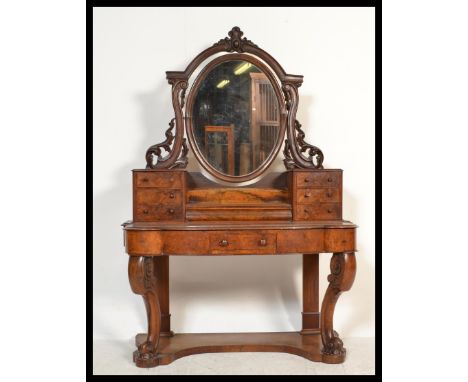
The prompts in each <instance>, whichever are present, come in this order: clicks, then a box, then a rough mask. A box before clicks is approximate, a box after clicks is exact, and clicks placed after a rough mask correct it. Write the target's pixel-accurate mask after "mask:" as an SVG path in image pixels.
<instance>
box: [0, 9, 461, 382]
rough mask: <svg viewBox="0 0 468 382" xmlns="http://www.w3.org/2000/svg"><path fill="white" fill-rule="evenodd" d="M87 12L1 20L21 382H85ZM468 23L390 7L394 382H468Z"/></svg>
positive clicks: (4, 278)
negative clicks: (41, 379) (464, 380)
mask: <svg viewBox="0 0 468 382" xmlns="http://www.w3.org/2000/svg"><path fill="white" fill-rule="evenodd" d="M84 11H85V9H84V3H83V2H82V1H78V0H76V1H74V2H73V1H68V2H63V1H60V0H55V1H42V2H37V1H23V2H21V3H19V2H16V3H13V2H9V3H6V4H4V5H3V7H2V12H0V33H1V35H2V36H3V39H2V60H0V84H1V86H0V101H1V105H2V106H3V108H2V110H1V113H0V128H1V129H2V130H1V131H2V139H0V148H1V149H0V166H1V171H2V179H3V180H4V182H8V183H6V185H4V187H2V194H1V198H0V203H1V205H0V206H1V213H2V219H1V220H0V229H1V234H2V236H1V237H2V266H1V267H0V273H1V277H0V291H1V293H2V314H1V315H0V322H1V325H2V344H3V345H2V346H1V347H0V356H1V357H2V360H3V363H2V377H3V379H6V380H9V381H24V380H25V379H27V378H29V379H31V378H36V379H37V377H38V376H43V375H47V378H48V380H50V381H62V380H63V376H64V374H66V376H67V380H69V381H82V380H83V379H84V374H85V312H86V307H85V291H86V287H85V281H86V277H87V276H88V277H90V272H91V270H90V269H89V272H88V275H86V274H85V267H84V266H85V255H86V250H85V239H86V237H85V232H84V228H85V220H84V219H85V187H84V186H85V183H86V181H85V167H84V165H85V136H86V135H85V112H86V107H85V89H86V88H85V57H86V54H85V12H84ZM467 11H468V9H467V5H466V2H464V1H457V0H452V1H445V2H444V4H442V3H440V2H435V1H431V2H428V1H427V0H424V1H423V0H421V1H408V0H392V1H385V2H384V12H383V13H384V16H383V93H384V98H383V103H384V109H383V185H384V189H383V253H382V257H383V267H382V269H383V278H382V283H383V295H382V301H383V321H382V325H383V342H382V344H383V361H384V363H383V374H384V381H389V382H390V381H395V380H414V379H416V378H418V379H421V378H427V379H428V380H440V379H448V378H451V379H454V380H460V376H462V377H463V375H464V374H466V370H465V369H466V368H465V363H466V361H465V358H466V357H465V354H466V349H465V348H466V343H467V340H468V332H467V331H466V330H465V326H466V322H467V320H468V317H467V314H466V308H465V305H466V304H465V303H464V302H465V300H466V289H467V287H466V269H467V268H468V262H467V256H466V253H467V251H466V245H465V244H464V238H465V236H466V215H467V212H468V210H467V204H466V203H465V202H463V201H464V200H466V195H467V191H468V190H467V181H466V165H467V160H466V144H467V133H466V131H467V128H468V117H467V116H468V114H467V113H466V103H467V96H466V89H468V76H467V73H468V71H467V70H466V68H467V67H468V52H467V50H466V49H465V46H466V36H467V34H468V29H467V24H466V22H465V21H466V14H467ZM172 68H173V66H170V67H169V69H172ZM306 81H307V78H306ZM317 130H318V129H315V128H314V129H313V131H314V133H315V132H317ZM135 154H136V153H135ZM328 159H329V157H328V156H327V160H328ZM343 167H344V166H343ZM441 179H442V180H445V181H447V182H449V183H450V186H447V187H446V186H440V184H441ZM442 183H443V182H442ZM63 190H66V191H67V192H59V191H63ZM412 190H414V191H412ZM24 206H27V212H28V214H27V216H26V215H25V214H22V213H19V212H18V211H19V209H20V208H21V209H22V211H24V208H26V207H24ZM18 227H21V229H18ZM51 232H53V234H54V235H53V240H51V239H50V237H51V236H50V235H51ZM90 255H91V254H90ZM117 256H120V254H117ZM88 288H89V285H88ZM343 297H344V296H343ZM140 307H141V305H140V302H139V301H138V303H135V309H140ZM89 310H91V307H88V311H89ZM449 317H450V318H449ZM90 366H91V365H90V364H89V365H88V367H90Z"/></svg>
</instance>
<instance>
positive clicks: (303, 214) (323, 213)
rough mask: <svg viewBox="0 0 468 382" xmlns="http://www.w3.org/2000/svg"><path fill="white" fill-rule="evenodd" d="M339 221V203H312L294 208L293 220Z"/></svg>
mask: <svg viewBox="0 0 468 382" xmlns="http://www.w3.org/2000/svg"><path fill="white" fill-rule="evenodd" d="M334 219H341V203H314V204H305V205H297V206H296V215H295V220H334Z"/></svg>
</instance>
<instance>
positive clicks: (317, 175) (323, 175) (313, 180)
mask: <svg viewBox="0 0 468 382" xmlns="http://www.w3.org/2000/svg"><path fill="white" fill-rule="evenodd" d="M295 175H296V186H297V187H338V186H339V185H340V180H341V172H339V171H307V172H305V171H304V172H297V173H296V174H295Z"/></svg>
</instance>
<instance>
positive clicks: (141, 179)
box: [134, 171, 182, 188]
mask: <svg viewBox="0 0 468 382" xmlns="http://www.w3.org/2000/svg"><path fill="white" fill-rule="evenodd" d="M134 176H135V185H136V187H158V188H181V187H182V174H181V173H180V172H176V171H141V172H135V173H134Z"/></svg>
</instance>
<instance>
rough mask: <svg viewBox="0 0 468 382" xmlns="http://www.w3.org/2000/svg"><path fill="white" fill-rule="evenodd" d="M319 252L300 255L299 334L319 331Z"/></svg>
mask: <svg viewBox="0 0 468 382" xmlns="http://www.w3.org/2000/svg"><path fill="white" fill-rule="evenodd" d="M318 276H319V254H318V253H313V254H304V255H302V330H301V334H311V333H320V310H319V278H318Z"/></svg>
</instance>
